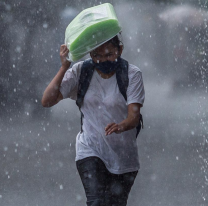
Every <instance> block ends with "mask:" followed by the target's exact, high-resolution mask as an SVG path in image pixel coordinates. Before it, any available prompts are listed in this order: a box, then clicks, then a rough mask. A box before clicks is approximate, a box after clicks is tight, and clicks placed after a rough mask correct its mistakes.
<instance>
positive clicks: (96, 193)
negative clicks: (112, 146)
mask: <svg viewBox="0 0 208 206" xmlns="http://www.w3.org/2000/svg"><path fill="white" fill-rule="evenodd" d="M76 165H77V169H78V172H79V175H80V177H81V180H82V184H83V186H84V189H85V194H86V197H87V206H105V204H104V193H105V187H106V184H107V179H108V178H107V173H108V171H107V169H106V167H105V165H104V163H103V162H102V160H101V159H99V158H97V157H88V158H85V159H82V160H79V161H77V162H76Z"/></svg>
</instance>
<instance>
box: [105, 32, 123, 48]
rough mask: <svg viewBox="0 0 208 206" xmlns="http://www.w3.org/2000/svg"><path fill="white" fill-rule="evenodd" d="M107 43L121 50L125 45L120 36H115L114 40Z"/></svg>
mask: <svg viewBox="0 0 208 206" xmlns="http://www.w3.org/2000/svg"><path fill="white" fill-rule="evenodd" d="M106 43H111V44H113V46H115V47H117V48H118V50H120V46H121V45H123V42H122V41H121V40H120V39H119V37H118V35H116V36H114V37H113V38H112V39H110V40H108V41H107V42H106Z"/></svg>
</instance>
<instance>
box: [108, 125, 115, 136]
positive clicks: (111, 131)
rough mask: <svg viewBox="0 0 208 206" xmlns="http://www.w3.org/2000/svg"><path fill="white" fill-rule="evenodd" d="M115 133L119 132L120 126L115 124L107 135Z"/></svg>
mask: <svg viewBox="0 0 208 206" xmlns="http://www.w3.org/2000/svg"><path fill="white" fill-rule="evenodd" d="M113 132H118V124H114V125H112V126H111V127H110V128H109V129H108V130H107V131H106V135H110V134H112V133H113Z"/></svg>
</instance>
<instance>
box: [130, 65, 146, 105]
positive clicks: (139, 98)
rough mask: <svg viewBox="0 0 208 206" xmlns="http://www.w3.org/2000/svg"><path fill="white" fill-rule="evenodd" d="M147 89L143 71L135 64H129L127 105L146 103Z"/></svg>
mask: <svg viewBox="0 0 208 206" xmlns="http://www.w3.org/2000/svg"><path fill="white" fill-rule="evenodd" d="M144 99H145V91H144V84H143V79H142V72H141V71H140V69H139V68H138V67H136V66H134V65H131V64H130V65H129V86H128V89H127V105H129V104H131V103H139V104H141V105H143V104H144Z"/></svg>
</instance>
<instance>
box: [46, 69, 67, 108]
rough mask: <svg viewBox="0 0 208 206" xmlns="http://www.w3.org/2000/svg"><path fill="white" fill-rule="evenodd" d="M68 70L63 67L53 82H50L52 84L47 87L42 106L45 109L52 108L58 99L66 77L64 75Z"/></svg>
mask: <svg viewBox="0 0 208 206" xmlns="http://www.w3.org/2000/svg"><path fill="white" fill-rule="evenodd" d="M67 69H68V68H66V67H63V66H62V67H61V68H60V69H59V71H58V73H57V74H56V76H55V77H54V78H53V80H52V81H51V82H50V84H49V85H48V86H47V88H46V89H45V91H44V93H43V97H42V105H43V106H44V107H50V106H53V105H54V104H55V103H56V101H57V98H58V95H59V88H60V85H61V82H62V79H63V77H64V74H65V73H66V71H67Z"/></svg>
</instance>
